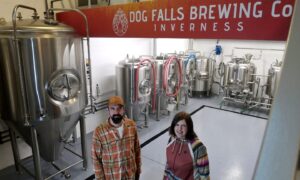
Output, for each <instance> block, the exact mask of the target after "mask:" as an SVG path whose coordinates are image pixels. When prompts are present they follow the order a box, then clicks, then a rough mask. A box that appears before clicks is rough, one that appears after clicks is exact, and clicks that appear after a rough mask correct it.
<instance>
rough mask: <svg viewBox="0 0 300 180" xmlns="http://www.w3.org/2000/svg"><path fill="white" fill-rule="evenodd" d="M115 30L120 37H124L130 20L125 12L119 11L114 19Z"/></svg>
mask: <svg viewBox="0 0 300 180" xmlns="http://www.w3.org/2000/svg"><path fill="white" fill-rule="evenodd" d="M112 25H113V30H114V32H115V33H116V35H118V36H123V35H124V34H125V33H126V32H127V29H128V20H127V17H126V14H125V13H124V11H123V10H121V9H118V11H117V12H116V14H115V16H114V19H113V24H112Z"/></svg>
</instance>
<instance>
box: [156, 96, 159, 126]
mask: <svg viewBox="0 0 300 180" xmlns="http://www.w3.org/2000/svg"><path fill="white" fill-rule="evenodd" d="M156 103H157V104H156V121H159V116H160V95H158V98H157V102H156Z"/></svg>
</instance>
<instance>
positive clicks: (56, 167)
mask: <svg viewBox="0 0 300 180" xmlns="http://www.w3.org/2000/svg"><path fill="white" fill-rule="evenodd" d="M51 164H52V166H53V167H54V168H55V169H56V170H58V172H56V173H55V175H57V174H58V173H61V174H62V175H64V176H65V177H66V179H68V178H70V177H71V174H70V173H68V172H67V171H66V170H62V169H60V167H58V165H56V164H55V163H54V162H51ZM55 175H52V177H53V176H55ZM48 178H49V177H48Z"/></svg>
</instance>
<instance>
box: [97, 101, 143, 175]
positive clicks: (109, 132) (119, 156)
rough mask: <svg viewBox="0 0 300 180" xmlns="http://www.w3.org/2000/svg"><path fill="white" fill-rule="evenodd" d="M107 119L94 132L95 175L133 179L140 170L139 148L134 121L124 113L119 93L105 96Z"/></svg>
mask: <svg viewBox="0 0 300 180" xmlns="http://www.w3.org/2000/svg"><path fill="white" fill-rule="evenodd" d="M108 112H109V118H108V120H107V121H106V122H105V123H103V124H101V125H99V126H98V127H97V128H96V129H95V131H94V134H93V142H92V159H93V164H94V171H95V177H96V179H101V180H102V179H106V180H111V179H113V180H123V179H126V180H136V179H139V175H140V172H141V149H140V144H139V139H138V135H137V128H136V124H135V122H134V121H133V120H131V119H128V118H126V117H125V116H124V113H125V110H124V101H123V99H122V98H121V97H119V96H112V97H110V98H109V100H108Z"/></svg>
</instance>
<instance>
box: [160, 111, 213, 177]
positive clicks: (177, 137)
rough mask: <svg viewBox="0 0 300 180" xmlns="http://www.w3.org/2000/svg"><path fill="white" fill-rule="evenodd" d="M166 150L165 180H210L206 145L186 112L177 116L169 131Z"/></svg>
mask: <svg viewBox="0 0 300 180" xmlns="http://www.w3.org/2000/svg"><path fill="white" fill-rule="evenodd" d="M169 133H170V136H171V137H170V140H169V143H168V145H167V148H166V153H167V165H166V169H165V174H164V179H165V180H180V179H182V180H208V179H210V178H209V161H208V155H207V151H206V147H205V146H204V144H203V143H202V142H201V141H200V140H199V139H198V137H197V135H196V133H195V132H194V127H193V121H192V118H191V116H190V115H189V114H188V113H186V112H179V113H177V114H176V115H175V117H174V119H173V121H172V124H171V127H170V129H169Z"/></svg>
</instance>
